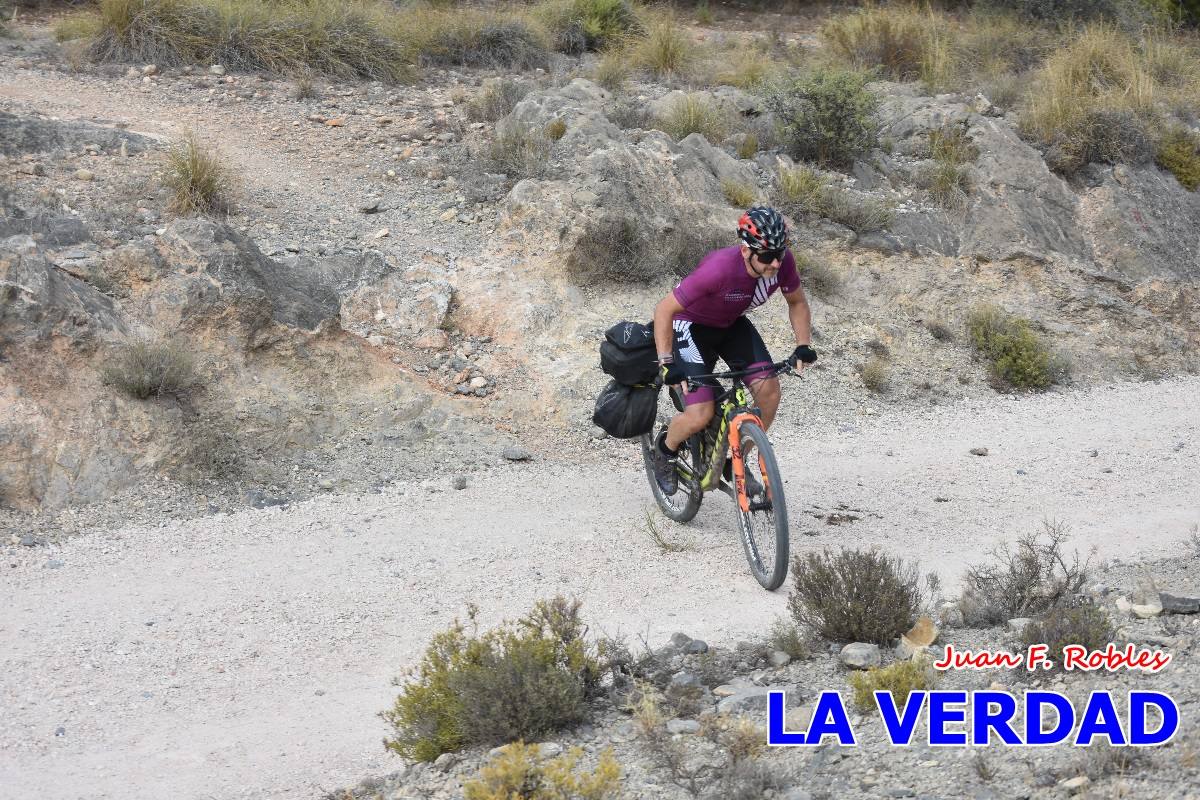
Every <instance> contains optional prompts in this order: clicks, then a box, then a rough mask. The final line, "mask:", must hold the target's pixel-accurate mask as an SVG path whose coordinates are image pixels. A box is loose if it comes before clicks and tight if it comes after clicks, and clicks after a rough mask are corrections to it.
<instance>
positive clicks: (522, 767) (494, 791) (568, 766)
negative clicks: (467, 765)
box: [463, 742, 621, 800]
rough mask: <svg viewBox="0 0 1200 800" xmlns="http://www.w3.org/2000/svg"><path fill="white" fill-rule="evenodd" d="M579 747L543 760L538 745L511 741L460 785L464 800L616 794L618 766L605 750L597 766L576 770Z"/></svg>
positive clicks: (561, 799) (585, 799)
mask: <svg viewBox="0 0 1200 800" xmlns="http://www.w3.org/2000/svg"><path fill="white" fill-rule="evenodd" d="M582 757H583V750H582V748H578V747H576V748H573V749H571V750H570V751H569V752H567V753H565V754H563V755H561V756H558V757H556V758H552V759H550V760H549V761H542V760H541V759H540V758H539V752H538V746H537V745H536V744H532V745H527V744H525V743H524V742H513V743H512V744H510V745H508V746H506V747H505V748H504V749H503V752H501V753H500V754H499V755H497V756H496V757H495V758H493V759H492V760H491V761H489V762H488V763H487V764H485V765H484V766H483V768H482V769H480V771H479V775H478V776H477V777H475V778H473V779H471V780H468V781H467V782H466V783H464V784H463V797H464V798H466V800H604V798H608V797H616V796H617V792H618V790H619V788H620V780H621V767H620V765H618V764H617V760H616V758H615V757H614V756H613V754H612V749H611V748H609V749H606V750H605V751H604V752H602V753H601V754H600V758H599V759H598V761H597V764H596V768H595V769H594V770H592V771H591V772H590V773H589V772H581V771H579V770H578V765H579V761H580V760H581V759H582Z"/></svg>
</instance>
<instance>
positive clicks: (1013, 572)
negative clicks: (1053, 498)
mask: <svg viewBox="0 0 1200 800" xmlns="http://www.w3.org/2000/svg"><path fill="white" fill-rule="evenodd" d="M1068 533H1069V531H1068V529H1067V528H1066V526H1064V525H1061V524H1057V523H1053V522H1046V523H1044V524H1043V527H1042V532H1041V533H1040V534H1038V533H1028V534H1025V535H1024V536H1021V537H1020V538H1018V539H1017V541H1016V548H1015V549H1014V548H1012V547H1010V546H1009V545H1008V544H1004V545H1002V546H1000V547H999V548H998V549H996V550H994V551H993V552H992V555H991V560H990V561H988V562H983V563H979V564H974V565H972V566H971V567H970V568H969V569H968V570H967V574H966V577H965V578H964V579H963V595H962V601H961V607H962V612H963V618H964V619H965V620H966V622H967V624H969V625H989V624H994V623H997V622H1003V621H1004V620H1006V619H1011V618H1013V617H1021V616H1030V615H1032V614H1041V613H1044V612H1046V611H1049V610H1050V609H1051V608H1054V607H1055V606H1057V605H1060V604H1062V603H1065V602H1066V601H1068V600H1070V599H1071V598H1072V597H1073V596H1074V595H1075V594H1076V593H1078V592H1079V591H1080V589H1082V588H1083V585H1084V583H1085V582H1086V581H1087V576H1088V566H1089V561H1084V562H1083V563H1080V560H1079V553H1078V552H1076V553H1074V554H1073V555H1068V554H1067V553H1066V552H1065V550H1064V544H1065V542H1066V540H1067V538H1068Z"/></svg>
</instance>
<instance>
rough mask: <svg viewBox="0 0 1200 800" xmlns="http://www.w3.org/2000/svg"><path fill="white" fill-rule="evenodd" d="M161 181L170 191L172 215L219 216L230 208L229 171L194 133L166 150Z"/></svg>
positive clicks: (231, 182) (230, 187)
mask: <svg viewBox="0 0 1200 800" xmlns="http://www.w3.org/2000/svg"><path fill="white" fill-rule="evenodd" d="M163 183H164V184H165V185H166V186H167V188H169V189H170V190H171V200H170V203H169V207H168V210H169V211H170V212H171V213H172V214H179V215H187V214H212V215H221V214H227V213H229V211H230V209H231V207H232V200H231V197H232V193H233V188H232V187H233V174H232V172H231V171H230V170H229V168H228V167H226V166H225V164H224V163H223V162H222V161H221V159H220V157H219V156H218V155H217V154H215V153H213V152H212V151H210V150H207V149H206V148H205V147H204V146H203V145H201V144H200V142H199V141H198V140H197V139H196V137H195V136H194V135H189V136H188V137H187V138H186V139H184V140H183V141H182V142H180V143H179V144H177V145H175V146H174V147H172V148H171V149H170V150H169V151H167V161H166V169H165V174H164V176H163Z"/></svg>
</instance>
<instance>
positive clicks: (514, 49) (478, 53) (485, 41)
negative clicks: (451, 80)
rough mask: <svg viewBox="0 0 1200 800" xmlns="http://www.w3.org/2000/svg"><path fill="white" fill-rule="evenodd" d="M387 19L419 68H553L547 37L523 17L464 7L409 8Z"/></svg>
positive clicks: (398, 39)
mask: <svg viewBox="0 0 1200 800" xmlns="http://www.w3.org/2000/svg"><path fill="white" fill-rule="evenodd" d="M386 19H387V20H388V23H387V29H388V31H389V32H390V33H391V35H392V36H394V37H395V39H396V41H397V42H399V43H400V46H401V47H402V48H403V49H404V51H405V53H406V56H407V58H409V59H410V60H412V61H415V62H416V63H419V64H428V65H437V66H464V67H484V68H490V69H514V70H530V69H535V68H538V67H546V66H547V65H548V64H549V60H550V51H549V48H548V47H547V43H546V41H545V39H544V37H543V36H542V35H541V33H540V32H539V31H538V30H537V29H536V28H535V27H534V26H532V25H531V24H530V23H529V22H527V21H526V20H525V19H524V18H522V17H521V16H518V15H513V14H502V13H498V12H491V11H486V10H484V9H481V8H478V7H474V6H470V5H464V6H460V7H457V8H453V9H430V8H419V7H415V8H407V9H405V10H404V12H403V13H401V14H395V13H391V14H389V15H387V16H386Z"/></svg>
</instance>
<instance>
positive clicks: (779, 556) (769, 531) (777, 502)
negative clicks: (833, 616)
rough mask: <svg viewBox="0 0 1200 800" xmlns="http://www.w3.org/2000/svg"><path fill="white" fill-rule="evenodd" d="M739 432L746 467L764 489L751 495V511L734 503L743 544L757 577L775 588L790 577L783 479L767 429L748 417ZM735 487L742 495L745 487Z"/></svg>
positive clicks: (770, 588)
mask: <svg viewBox="0 0 1200 800" xmlns="http://www.w3.org/2000/svg"><path fill="white" fill-rule="evenodd" d="M738 434H739V437H740V441H741V450H742V466H743V469H744V470H745V472H746V473H749V474H752V475H753V476H754V477H755V478H756V479H757V481H758V483H759V484H760V485H761V486H762V491H761V492H759V493H758V494H756V495H754V496H752V497H750V498H749V500H750V510H749V511H743V510H742V507H741V505H740V503H736V504H735V506H734V509H735V511H736V513H737V518H738V529H739V531H740V533H741V536H742V547H743V549H744V550H745V551H746V560H747V561H749V562H750V571H751V572H752V573H754V578H755V580H757V581H758V582H759V583H760V584H762V585H763V588H765V589H768V590H770V591H774V590H775V589H778V588H779V587H780V586H781V585H782V584H783V581H784V578H786V577H787V565H788V550H789V534H788V519H787V506H786V505H785V503H784V498H783V479H782V478H781V477H780V475H779V465H778V463H776V461H775V451H774V450H773V449H772V448H771V442H770V440H768V439H767V433H766V431H764V430H763V429H762V428H760V427H759V426H758V424H757V423H754V422H749V421H747V422H743V423H742V424H741V426H740V427H739V428H738ZM736 488H737V489H738V495H739V496H740V495H741V492H742V487H740V486H739V487H736Z"/></svg>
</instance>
